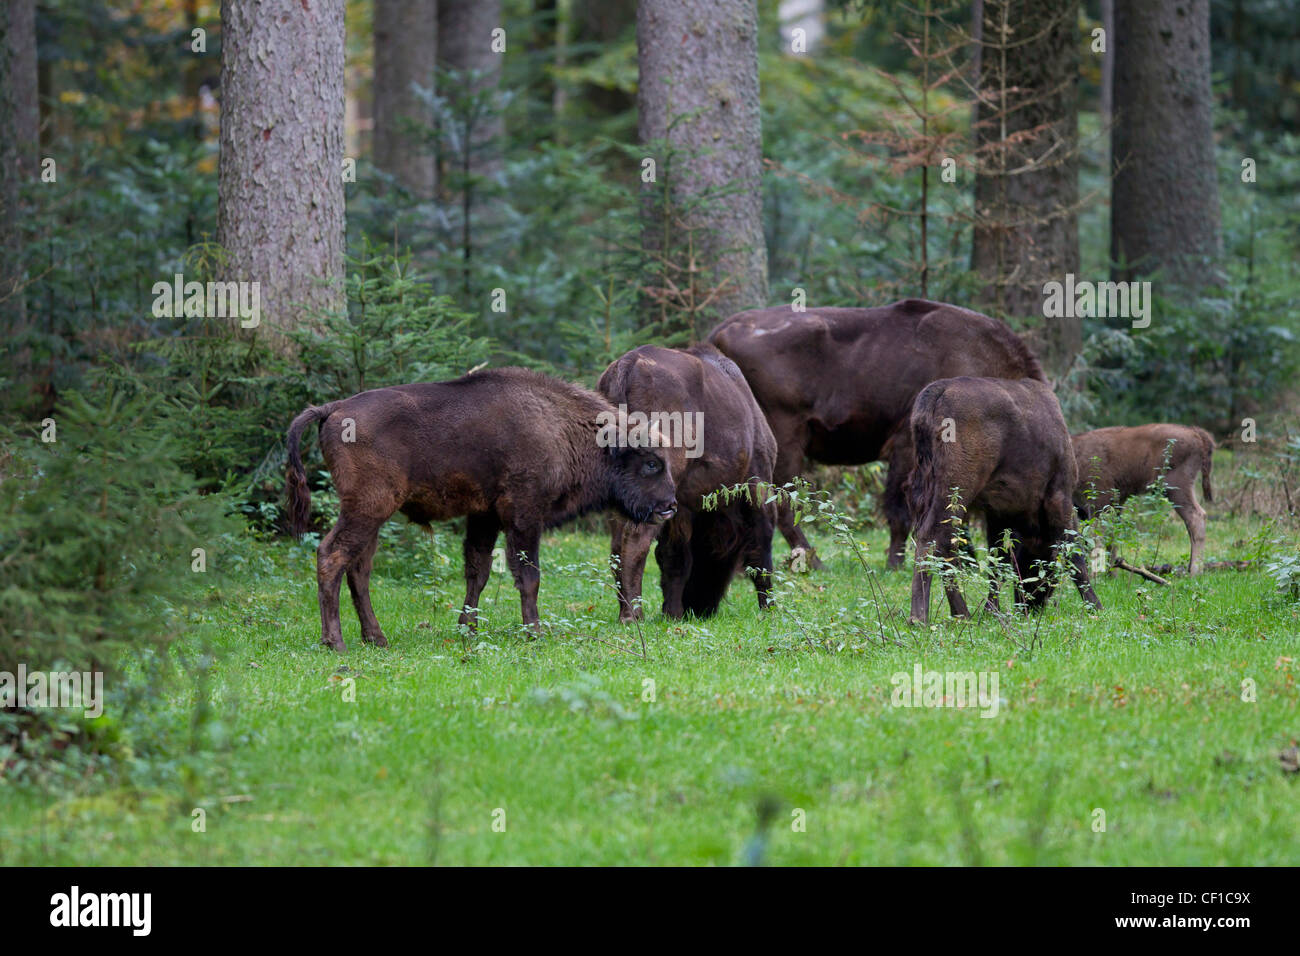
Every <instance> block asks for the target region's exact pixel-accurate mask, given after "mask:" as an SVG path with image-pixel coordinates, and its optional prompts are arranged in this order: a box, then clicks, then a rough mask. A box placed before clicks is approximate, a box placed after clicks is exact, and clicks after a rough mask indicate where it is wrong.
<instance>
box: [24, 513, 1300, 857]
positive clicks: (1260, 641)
mask: <svg viewBox="0 0 1300 956" xmlns="http://www.w3.org/2000/svg"><path fill="white" fill-rule="evenodd" d="M1258 532H1259V526H1258V525H1257V524H1246V523H1241V522H1235V521H1225V520H1211V523H1210V540H1209V548H1208V552H1209V553H1208V555H1207V557H1208V559H1209V560H1211V561H1214V560H1220V559H1231V558H1240V557H1242V553H1243V550H1244V549H1247V548H1248V547H1249V544H1250V541H1251V540H1252V538H1254V537H1257V535H1258ZM813 537H814V540H816V541H817V542H818V543H819V545H820V547H821V548H822V550H823V553H824V556H825V557H826V559H827V568H826V569H825V570H823V571H820V572H816V573H812V574H807V575H794V574H790V573H788V572H784V573H782V574H781V575H780V579H781V585H780V589H779V590H780V600H779V604H778V607H777V608H776V609H774V610H772V611H770V612H768V613H761V612H760V611H759V610H758V608H757V606H756V602H755V600H754V594H753V589H752V587H751V586H750V585H749V583H748V582H747V581H744V580H739V581H737V582H736V583H735V584H734V585H733V587H732V589H731V592H730V595H729V597H728V599H727V601H726V603H725V604H724V605H723V607H722V610H721V611H720V613H719V614H718V615H717V616H716V617H714V618H713V619H710V620H706V621H695V620H691V621H687V622H674V621H669V620H665V619H664V618H663V617H662V616H661V615H660V614H659V612H658V594H659V592H658V579H657V570H656V569H655V565H654V561H653V560H651V561H650V563H649V568H648V571H647V581H646V595H647V598H648V600H647V604H648V605H649V607H648V610H649V613H648V615H647V616H648V620H647V621H646V622H645V623H644V624H643V625H642V627H641V630H640V632H639V633H638V631H637V629H635V628H630V627H624V626H620V625H618V624H617V623H615V621H614V617H615V614H614V611H615V606H614V597H613V594H612V592H611V591H610V589H609V583H608V579H609V576H608V572H607V571H606V570H605V569H606V561H607V539H605V538H604V537H602V536H598V535H596V534H593V533H590V532H587V531H562V532H557V533H553V534H550V535H548V536H547V537H546V538H545V540H544V542H543V548H542V566H543V576H542V591H541V607H542V615H543V619H544V620H545V621H547V622H548V628H547V631H546V633H545V634H544V636H543V637H541V638H540V639H537V640H528V639H526V637H525V636H523V635H522V634H521V633H520V630H519V628H518V626H517V624H516V622H517V621H518V619H519V618H518V614H519V604H518V600H517V597H516V593H515V591H514V589H513V587H512V586H511V583H510V581H509V578H508V575H505V574H494V576H493V579H492V581H491V582H490V583H489V585H488V588H487V590H486V591H485V592H484V600H483V609H484V614H485V616H486V618H487V619H488V623H487V624H486V626H484V627H482V628H481V629H480V631H479V633H478V634H477V635H476V636H474V637H472V638H469V639H465V638H464V637H462V636H461V635H459V634H458V633H457V628H456V624H455V615H456V608H457V606H458V604H459V602H460V600H461V597H462V591H461V582H460V559H459V544H458V541H457V540H456V539H455V538H454V536H453V534H452V532H451V529H449V528H447V529H443V530H442V531H440V532H439V534H438V535H436V536H427V535H421V533H420V532H418V531H416V530H415V529H413V528H405V529H401V530H396V529H395V530H394V531H392V532H391V533H390V534H388V535H387V536H386V544H393V543H394V542H396V545H395V546H394V547H393V548H388V549H386V548H385V547H381V552H380V557H379V558H378V559H377V566H376V573H375V577H374V580H373V583H372V593H373V595H374V603H375V607H376V611H377V613H378V616H379V619H380V621H381V623H382V624H383V626H384V628H385V631H386V633H387V635H388V638H389V640H390V642H391V646H390V647H389V648H388V649H384V650H381V649H376V648H374V647H370V646H366V645H363V644H362V643H361V641H360V639H359V633H358V628H357V624H356V618H355V616H354V615H353V613H352V609H351V606H350V603H349V602H348V600H347V595H346V588H344V636H345V638H346V639H347V641H348V644H349V650H348V652H347V653H346V654H344V655H337V654H334V653H332V652H329V651H326V650H324V649H323V648H321V647H319V646H318V645H317V640H318V637H319V621H318V617H317V610H316V586H315V575H314V554H313V552H312V549H311V547H310V546H309V545H306V544H291V543H287V542H278V543H273V544H258V545H256V546H253V547H250V548H249V550H248V552H247V553H246V554H241V555H237V556H236V555H232V556H231V557H230V560H231V561H232V562H235V563H236V564H237V566H236V567H235V568H234V569H233V570H232V571H231V573H230V574H229V576H228V578H227V580H226V583H225V584H223V585H222V586H221V587H220V588H217V587H211V588H209V590H208V593H207V595H206V598H205V601H206V603H204V604H203V606H202V608H201V610H199V611H195V612H192V614H191V624H190V625H189V627H188V629H187V631H186V635H185V636H184V637H183V638H182V639H181V640H180V642H179V643H178V645H177V646H176V653H175V654H173V655H172V657H171V659H170V661H171V663H170V664H169V666H171V667H172V668H173V669H174V671H175V673H174V674H173V676H172V678H171V679H170V680H169V681H168V682H167V684H166V685H165V686H166V688H167V690H166V692H165V693H164V694H163V695H162V697H161V699H157V700H152V701H150V702H149V703H143V702H142V701H143V700H144V699H146V698H147V696H148V695H140V694H137V695H136V697H135V699H134V702H132V700H131V695H130V694H128V693H126V692H123V693H122V694H120V695H119V697H118V698H114V699H112V700H110V709H109V711H108V712H107V713H106V717H105V718H104V719H106V720H108V721H109V724H110V726H112V725H113V723H114V721H116V723H117V724H118V725H119V730H118V731H117V733H119V735H120V736H119V739H118V752H117V753H116V755H115V757H114V759H113V761H112V763H111V764H110V765H108V767H109V769H101V770H95V771H93V772H85V773H82V774H81V775H79V776H77V777H76V778H74V779H66V778H58V779H54V778H50V779H46V780H43V781H36V782H33V781H32V780H31V779H30V778H29V779H28V780H27V782H24V783H21V784H16V783H11V784H10V785H0V804H2V805H3V808H4V809H3V812H2V813H0V863H3V864H7V865H9V864H78V865H98V864H426V863H438V864H525V863H527V864H717V865H730V864H736V863H743V862H747V861H750V862H752V861H757V860H761V861H762V862H766V863H770V864H841V863H842V864H964V863H969V864H981V863H982V864H1047V865H1054V864H1072V865H1077V864H1106V865H1111V864H1130V865H1132V864H1146V865H1165V864H1178V865H1201V864H1233V865H1251V864H1295V863H1296V862H1297V853H1298V851H1297V849H1296V842H1295V834H1296V833H1297V832H1300V791H1298V790H1297V788H1298V787H1300V773H1295V772H1288V770H1287V769H1286V766H1285V764H1286V759H1285V752H1286V751H1287V749H1288V748H1291V747H1293V746H1294V745H1295V743H1296V739H1297V737H1300V712H1298V711H1297V703H1298V701H1300V690H1298V689H1297V686H1296V675H1297V673H1298V672H1300V654H1298V653H1297V650H1300V640H1298V639H1297V630H1298V628H1300V607H1298V606H1297V605H1295V604H1291V603H1287V602H1286V601H1285V600H1283V599H1282V598H1281V597H1280V596H1278V595H1277V594H1276V593H1275V591H1274V587H1273V585H1272V582H1271V581H1270V580H1269V579H1268V577H1267V576H1266V575H1265V574H1263V573H1262V571H1260V570H1259V569H1258V568H1257V566H1255V567H1251V568H1247V569H1245V570H1234V569H1223V570H1215V571H1211V572H1210V573H1207V574H1205V575H1204V576H1202V577H1200V578H1198V579H1191V578H1188V577H1187V576H1186V575H1182V574H1178V573H1174V574H1173V575H1171V576H1170V580H1171V585H1170V586H1169V587H1160V586H1158V585H1154V584H1151V583H1148V582H1146V581H1143V580H1141V579H1139V578H1138V577H1136V576H1134V575H1132V574H1128V573H1124V572H1122V571H1117V572H1114V573H1112V574H1111V575H1109V576H1101V577H1100V579H1099V581H1098V582H1097V592H1098V594H1099V595H1100V597H1101V599H1102V601H1103V602H1104V604H1105V610H1104V611H1103V612H1102V613H1100V614H1091V613H1089V612H1088V611H1087V610H1086V609H1085V608H1084V606H1083V604H1082V602H1081V601H1080V600H1079V597H1078V594H1077V593H1076V592H1075V591H1074V589H1073V588H1072V587H1068V586H1067V587H1065V588H1062V589H1058V591H1057V595H1056V597H1054V598H1053V600H1052V602H1051V604H1050V605H1049V607H1048V609H1047V611H1046V612H1045V613H1044V614H1042V615H1041V616H1036V617H1026V616H1023V615H1019V614H1014V613H1012V614H1009V615H1005V616H1003V617H1001V618H999V617H994V616H991V615H988V614H984V615H981V616H979V617H977V618H976V619H975V620H973V621H971V622H960V621H954V620H953V619H951V618H950V617H949V615H948V612H947V607H946V605H945V604H944V602H943V601H942V599H941V596H940V593H939V590H938V588H936V593H935V598H934V602H933V606H932V611H931V615H932V624H931V626H930V627H928V628H915V627H908V626H907V624H906V602H907V594H908V587H909V583H910V574H909V573H908V572H893V573H885V572H883V571H879V568H880V567H881V566H882V564H883V562H882V561H881V560H880V559H881V557H882V555H883V551H884V543H885V539H884V536H883V534H882V533H881V532H878V531H871V532H869V533H866V534H865V536H863V537H861V538H860V540H861V541H862V542H863V545H864V547H865V549H866V554H867V555H869V556H870V562H869V563H870V565H871V566H872V567H873V568H875V569H877V573H873V574H871V575H868V574H866V573H864V571H863V570H862V567H861V566H860V564H859V563H858V561H857V560H856V559H855V557H854V556H853V554H852V552H851V551H850V550H846V549H845V548H844V547H842V544H843V542H837V540H836V539H835V538H833V537H831V536H829V535H827V534H825V533H819V532H817V531H814V533H813ZM785 553H786V548H785V545H784V543H781V542H778V558H780V557H783V556H784V555H785ZM1186 553H1187V538H1186V535H1185V533H1184V531H1183V527H1182V525H1181V523H1178V522H1177V521H1176V520H1175V519H1174V518H1173V517H1172V516H1170V517H1168V518H1167V519H1166V520H1164V521H1163V522H1156V524H1155V527H1154V530H1153V531H1152V532H1151V533H1150V534H1149V535H1148V536H1147V537H1146V538H1145V539H1144V542H1143V545H1142V548H1141V553H1139V554H1136V555H1135V554H1129V555H1128V557H1129V558H1130V560H1144V561H1151V560H1153V559H1154V560H1158V561H1175V562H1176V561H1178V560H1179V559H1180V557H1181V559H1182V560H1185V558H1186ZM909 566H910V561H909ZM873 582H876V583H878V585H879V586H880V587H881V588H883V592H882V593H883V598H884V600H883V601H882V602H880V603H879V604H874V603H873V594H875V593H877V591H876V586H877V584H876V583H873ZM967 597H968V600H970V601H971V606H972V608H975V607H977V606H978V600H979V599H982V597H983V594H982V590H981V589H980V587H979V586H978V584H977V582H976V581H974V580H973V579H972V580H971V581H969V582H968V586H967ZM881 621H883V634H884V637H883V638H882V636H881V634H882V628H881V626H880V622H881ZM642 636H643V637H644V644H645V651H646V653H645V656H644V657H642V651H641V637H642ZM918 666H920V667H921V668H922V669H923V670H926V671H930V670H933V671H939V672H949V671H952V672H976V673H977V674H980V675H982V677H983V678H984V679H986V680H989V681H991V680H992V677H993V675H996V678H997V686H996V691H995V692H994V694H993V695H991V697H992V699H991V700H989V699H986V700H984V701H980V702H971V706H966V707H954V706H940V707H924V706H914V707H902V706H893V704H892V701H893V700H894V699H895V696H896V695H895V687H896V683H897V680H898V678H896V675H899V674H904V675H907V677H908V678H910V677H911V676H912V675H913V673H914V671H915V669H916V668H917V667H918ZM128 676H129V678H130V679H129V680H127V683H128V684H132V685H133V686H135V687H137V688H138V687H140V686H146V684H147V681H148V680H149V679H150V678H149V677H148V675H146V674H145V673H144V671H143V669H141V668H136V670H135V673H134V674H133V675H128ZM1244 682H1246V683H1244ZM1252 683H1253V690H1254V693H1253V695H1252V694H1250V693H1247V692H1244V691H1243V687H1247V688H1248V687H1250V686H1252ZM987 686H989V688H990V689H991V688H992V685H991V684H989V685H987ZM1252 696H1253V700H1250V699H1243V698H1251V697H1252ZM948 702H949V703H952V702H953V701H952V700H951V698H949V701H948ZM994 703H995V704H996V715H995V716H981V714H982V713H991V711H992V710H993V709H994V707H993V706H991V704H994ZM114 708H117V710H118V711H120V713H119V714H118V716H114V715H115V709H114ZM1280 756H1281V757H1283V759H1280ZM94 766H99V767H104V766H105V765H103V764H95V765H94ZM5 791H7V792H5Z"/></svg>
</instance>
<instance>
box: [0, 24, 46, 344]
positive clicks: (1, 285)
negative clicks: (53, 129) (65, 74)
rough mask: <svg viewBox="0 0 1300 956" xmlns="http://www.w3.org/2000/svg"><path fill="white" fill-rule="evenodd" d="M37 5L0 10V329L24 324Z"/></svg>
mask: <svg viewBox="0 0 1300 956" xmlns="http://www.w3.org/2000/svg"><path fill="white" fill-rule="evenodd" d="M40 119H41V115H40V104H39V101H38V100H37V97H36V4H35V2H34V0H6V3H5V8H4V9H3V10H0V131H4V132H0V331H3V333H4V334H5V335H6V336H7V337H9V338H12V337H13V336H15V335H18V334H20V333H22V332H23V331H24V330H25V329H26V327H27V307H26V298H25V295H24V291H23V283H24V281H25V278H26V277H25V273H24V269H23V236H22V225H23V219H24V216H23V211H22V208H21V202H22V187H23V185H24V184H29V183H31V181H32V180H33V179H34V178H35V177H36V175H37V173H38V164H37V148H38V146H39V142H38V138H39V136H40Z"/></svg>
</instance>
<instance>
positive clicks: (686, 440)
mask: <svg viewBox="0 0 1300 956" xmlns="http://www.w3.org/2000/svg"><path fill="white" fill-rule="evenodd" d="M599 388H600V391H601V393H602V394H604V395H605V397H606V398H608V399H609V400H610V402H611V403H612V404H614V405H617V406H620V407H622V408H626V409H627V410H628V413H629V414H635V413H638V412H639V413H641V414H642V415H652V414H655V413H658V416H659V421H660V430H661V432H662V431H664V430H665V428H666V430H667V431H669V432H672V431H674V430H676V431H677V436H676V437H677V438H678V439H679V440H673V441H670V447H669V448H667V449H665V451H666V454H667V455H668V460H669V462H670V463H671V466H672V473H673V476H674V478H675V480H676V486H677V503H678V512H677V515H676V516H675V517H674V518H672V519H671V520H669V521H667V522H665V523H664V524H663V525H662V526H661V527H656V526H654V525H647V524H635V523H633V522H630V521H627V520H625V519H623V518H620V517H618V516H615V517H613V518H611V519H610V529H611V532H612V538H613V540H612V541H611V545H610V549H611V551H612V552H613V554H614V555H616V556H617V562H616V566H615V571H614V577H615V579H616V580H617V582H618V587H619V614H618V616H619V620H620V621H630V620H634V619H639V618H640V617H641V616H642V615H641V575H642V573H643V572H644V570H645V561H646V555H647V554H648V553H649V551H650V543H651V541H653V540H654V539H656V538H657V539H658V542H659V544H658V547H656V548H655V558H656V560H658V562H659V570H660V585H661V586H662V588H663V593H664V603H663V613H664V614H665V615H666V616H668V617H682V616H683V615H684V614H685V613H686V612H687V611H690V612H692V613H693V614H695V615H697V616H699V617H706V616H708V615H710V614H712V613H713V612H714V611H716V610H717V609H718V605H719V604H720V603H721V601H722V598H723V596H724V595H725V594H726V592H727V587H728V585H729V584H730V582H731V579H732V578H733V577H734V576H735V575H736V574H737V573H738V572H739V571H741V570H742V569H744V568H747V567H748V568H754V569H755V572H754V575H753V578H754V587H755V588H756V589H757V591H758V605H759V607H764V608H765V607H767V606H768V604H769V602H770V600H771V588H772V531H773V526H774V524H775V514H774V512H775V509H774V507H773V506H772V505H764V504H763V498H762V497H760V495H763V494H765V492H763V491H762V490H761V488H760V487H759V486H760V483H764V482H766V483H770V482H771V481H772V468H773V465H774V464H775V462H776V439H775V438H773V437H772V430H771V429H770V428H769V427H768V425H767V420H766V419H765V418H764V417H763V412H762V410H761V409H760V408H759V407H758V403H757V402H756V401H754V395H753V393H752V392H750V390H749V386H748V385H747V384H746V383H745V377H744V376H743V375H742V374H741V373H740V369H739V368H737V367H736V363H734V362H732V361H731V359H729V358H727V357H726V356H725V355H723V354H722V353H721V352H719V351H718V350H717V349H715V348H713V346H711V345H696V346H694V347H693V348H689V349H666V348H659V347H658V346H653V345H643V346H641V347H640V348H637V349H633V350H632V351H631V352H628V353H627V354H626V355H624V356H623V357H622V358H620V359H618V360H617V361H615V362H613V363H612V364H611V365H610V366H609V368H607V369H605V374H603V375H602V376H601V377H600V385H599ZM665 423H667V426H665ZM665 437H667V438H669V439H672V438H674V436H673V435H672V434H669V435H667V436H665ZM741 484H749V486H750V491H749V496H748V497H746V496H740V497H737V498H734V499H732V500H731V501H730V502H721V501H720V502H719V503H718V505H717V508H716V509H715V510H712V511H705V510H703V499H704V496H705V495H707V494H709V493H711V492H714V491H717V490H718V489H720V488H724V487H729V486H734V485H741Z"/></svg>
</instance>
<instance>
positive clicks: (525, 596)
mask: <svg viewBox="0 0 1300 956" xmlns="http://www.w3.org/2000/svg"><path fill="white" fill-rule="evenodd" d="M506 547H507V548H508V549H509V552H510V553H509V554H508V555H507V558H508V560H509V562H510V572H511V573H512V574H513V575H514V577H515V587H516V588H518V589H519V607H520V610H521V611H522V613H523V619H524V625H525V626H526V627H528V628H529V629H531V630H532V631H533V632H534V633H538V632H539V631H540V630H541V618H540V617H539V616H538V613H537V592H538V591H539V590H540V589H541V584H542V566H541V564H540V552H541V547H542V529H541V528H518V527H511V528H508V529H507V530H506Z"/></svg>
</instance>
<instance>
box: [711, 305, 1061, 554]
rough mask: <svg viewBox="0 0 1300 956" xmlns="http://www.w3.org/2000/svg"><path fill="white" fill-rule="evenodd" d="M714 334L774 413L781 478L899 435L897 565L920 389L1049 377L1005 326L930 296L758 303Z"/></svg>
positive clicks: (894, 497)
mask: <svg viewBox="0 0 1300 956" xmlns="http://www.w3.org/2000/svg"><path fill="white" fill-rule="evenodd" d="M709 341H711V342H712V343H713V344H714V345H716V346H717V347H718V349H719V350H721V351H722V352H723V353H724V354H725V355H727V356H728V357H729V358H731V359H732V360H733V361H734V362H735V363H736V364H737V365H739V366H740V369H741V371H742V372H744V374H745V379H746V380H747V381H748V382H749V387H750V388H751V389H753V392H754V397H755V398H757V399H758V404H759V405H760V406H761V407H762V409H763V412H764V413H765V414H766V415H767V420H768V423H769V424H770V425H771V426H772V432H773V434H775V436H776V443H777V458H776V468H775V470H774V473H773V479H774V481H775V483H776V484H778V485H782V484H785V483H786V482H788V481H790V479H792V478H793V477H794V476H796V475H797V474H799V472H800V471H802V470H803V467H804V462H805V461H806V460H811V461H819V462H823V463H825V464H830V465H861V464H865V463H866V462H869V461H875V460H876V459H877V458H879V457H880V456H881V454H882V450H884V449H885V446H886V443H889V448H888V450H887V452H886V453H887V454H888V455H889V459H890V464H889V474H888V476H887V479H886V485H885V494H884V502H883V504H884V510H885V517H886V519H887V520H888V522H889V537H890V542H889V566H890V567H896V566H898V565H899V564H901V562H902V560H903V551H904V549H905V547H906V542H907V532H908V508H907V499H906V496H905V495H904V493H903V483H904V481H905V480H906V478H907V475H908V473H909V472H910V471H911V465H912V461H913V455H912V448H911V440H910V436H909V434H908V427H907V423H908V416H909V415H910V414H911V410H912V401H913V400H914V399H915V398H916V395H917V393H918V392H919V391H921V389H923V388H925V386H927V385H929V384H930V383H931V382H933V381H935V380H936V379H940V378H952V377H955V376H959V375H980V376H989V377H993V378H1008V379H1019V378H1031V379H1037V380H1039V381H1043V380H1044V377H1043V369H1042V366H1041V365H1039V363H1038V359H1036V358H1035V357H1034V355H1033V353H1032V352H1031V351H1030V350H1029V348H1028V346H1026V345H1025V343H1024V342H1022V341H1021V340H1020V339H1019V338H1018V337H1017V336H1016V335H1015V333H1014V332H1012V331H1011V330H1010V329H1009V328H1007V326H1006V325H1004V324H1003V323H1001V322H999V321H998V320H997V319H992V318H989V317H988V316H987V315H981V314H980V313H978V312H972V311H970V310H969V309H962V308H959V307H957V306H955V305H945V304H943V303H941V302H928V301H926V300H924V299H905V300H903V301H901V302H895V303H894V304H892V305H886V306H881V307H878V308H872V309H808V310H807V311H805V312H795V311H794V310H793V309H792V308H790V307H787V306H782V307H780V308H773V309H754V310H751V311H749V312H740V313H737V314H736V315H733V316H732V317H731V318H729V319H727V320H726V321H724V322H723V323H722V324H721V325H719V326H718V327H717V328H715V329H714V330H713V332H712V333H711V334H710V335H709ZM891 438H893V439H894V440H893V441H892V442H891ZM778 520H779V523H780V527H781V533H782V534H783V535H784V536H785V539H786V541H788V542H789V543H790V547H791V549H792V550H794V549H797V548H803V549H805V551H806V552H807V553H809V555H810V556H811V558H812V564H813V565H814V566H819V565H820V562H818V561H817V559H816V556H815V555H812V552H811V546H810V545H809V543H808V539H807V538H806V537H805V536H804V533H803V531H802V530H801V529H800V528H799V527H798V526H797V525H795V523H794V516H793V513H792V511H791V509H790V508H789V506H788V505H783V506H782V507H781V508H780V509H779V511H778Z"/></svg>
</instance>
